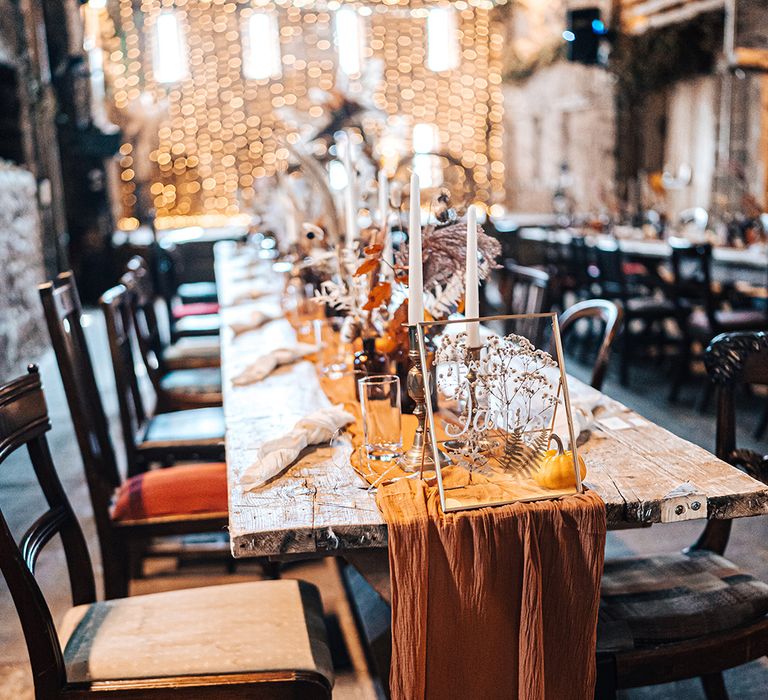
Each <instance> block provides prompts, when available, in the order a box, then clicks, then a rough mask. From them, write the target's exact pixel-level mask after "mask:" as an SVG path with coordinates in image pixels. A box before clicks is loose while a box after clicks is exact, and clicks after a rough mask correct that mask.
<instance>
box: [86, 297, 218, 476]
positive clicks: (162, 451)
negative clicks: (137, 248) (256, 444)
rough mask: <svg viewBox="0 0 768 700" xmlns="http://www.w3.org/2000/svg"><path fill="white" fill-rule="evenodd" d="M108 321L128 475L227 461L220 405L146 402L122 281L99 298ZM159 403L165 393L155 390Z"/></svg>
mask: <svg viewBox="0 0 768 700" xmlns="http://www.w3.org/2000/svg"><path fill="white" fill-rule="evenodd" d="M99 303H100V306H101V310H102V311H103V313H104V319H105V321H106V324H107V336H108V338H109V349H110V353H111V355H112V367H113V369H114V372H115V385H116V387H117V399H118V405H119V407H120V419H121V423H122V428H123V439H124V440H125V443H126V450H127V452H128V474H129V475H130V476H132V475H134V474H137V473H139V472H141V471H145V470H146V469H147V468H148V466H149V464H151V463H152V462H162V463H165V464H168V463H172V462H173V461H177V460H189V459H202V460H222V459H224V412H223V410H222V408H221V406H207V407H203V408H188V409H187V410H179V411H177V410H170V409H169V406H168V405H167V404H162V403H160V404H159V405H158V404H157V403H156V405H155V406H154V407H153V408H152V409H148V408H147V406H146V405H145V401H144V396H142V392H141V391H140V389H139V381H138V377H137V376H136V368H135V367H136V365H135V358H134V354H133V347H132V344H133V337H132V336H133V318H132V315H131V310H130V296H129V292H128V290H127V289H126V288H125V287H124V286H123V285H118V286H117V287H113V288H112V289H110V290H108V291H106V292H105V293H104V294H103V296H102V297H101V299H100V302H99ZM155 396H156V399H157V400H158V401H159V399H160V397H158V396H157V394H155Z"/></svg>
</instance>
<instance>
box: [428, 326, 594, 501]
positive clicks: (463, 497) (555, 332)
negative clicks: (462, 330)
mask: <svg viewBox="0 0 768 700" xmlns="http://www.w3.org/2000/svg"><path fill="white" fill-rule="evenodd" d="M537 319H541V320H546V319H548V320H549V322H550V324H551V331H552V341H553V342H554V350H555V360H556V362H557V365H558V369H559V372H560V382H559V386H558V404H559V399H560V396H559V395H560V392H562V402H563V406H564V408H565V414H566V421H567V424H568V433H569V437H570V443H571V445H570V449H571V451H572V455H573V469H574V474H575V477H576V488H575V489H572V488H571V489H558V490H551V489H545V488H544V487H540V486H539V487H531V486H528V485H527V486H526V487H525V488H523V487H522V486H518V485H513V484H512V483H511V482H509V481H508V480H507V481H506V483H505V482H504V481H503V480H500V479H496V480H494V481H491V482H489V484H490V485H491V486H498V489H497V492H496V495H495V496H494V495H490V494H487V495H486V496H485V497H483V498H480V497H478V491H479V489H477V488H474V487H475V486H479V484H474V485H473V484H471V483H470V484H467V485H464V486H458V487H446V486H445V484H444V479H443V473H442V470H443V466H442V462H443V461H444V459H442V460H441V452H440V448H439V445H438V440H437V438H436V436H437V432H436V430H435V412H434V407H433V406H432V400H431V395H430V391H429V389H428V387H429V386H430V379H431V377H430V373H431V372H432V368H429V367H428V365H427V361H426V357H427V353H426V345H425V333H426V331H428V330H430V329H433V328H439V327H446V326H450V325H453V324H457V323H461V324H467V323H468V322H472V321H477V322H485V323H487V322H489V321H521V320H530V321H535V320H537ZM517 335H520V334H517ZM417 337H418V344H419V356H420V361H421V366H422V374H423V379H424V387H425V396H426V397H427V400H426V413H427V415H426V421H427V428H428V432H429V447H430V448H431V449H432V458H433V460H434V463H435V465H436V468H435V473H436V478H437V485H438V490H439V494H440V505H441V507H442V509H443V512H444V513H449V512H455V511H461V510H470V509H474V508H485V507H488V506H498V505H505V504H508V503H516V502H530V501H541V500H552V499H554V498H561V497H563V496H566V495H572V494H575V493H582V492H583V490H584V487H583V484H582V481H581V473H580V470H579V468H578V464H579V461H578V459H579V457H578V446H577V444H576V441H577V438H578V435H576V434H575V430H574V427H573V414H572V411H571V399H570V394H569V391H568V377H567V374H566V371H565V358H564V356H563V346H562V340H561V337H560V326H559V324H558V320H557V314H555V313H551V312H550V313H538V314H509V315H499V316H486V317H483V318H470V319H455V320H448V321H425V322H422V323H419V324H418V326H417ZM528 340H530V338H529V339H528ZM556 411H557V408H555V413H556ZM554 421H555V415H553V417H552V422H551V426H550V434H551V431H552V426H553V425H554ZM483 485H486V484H485V483H484V484H483ZM469 490H472V491H473V492H474V497H475V499H474V500H473V499H472V497H470V495H469V494H467V493H466V492H467V491H469ZM483 490H485V489H483ZM491 490H492V491H494V489H493V488H492V489H491ZM447 491H452V492H456V491H462V492H464V493H463V494H457V493H451V494H450V497H448V496H447V495H446V492H447Z"/></svg>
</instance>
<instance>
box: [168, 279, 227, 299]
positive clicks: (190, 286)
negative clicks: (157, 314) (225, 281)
mask: <svg viewBox="0 0 768 700" xmlns="http://www.w3.org/2000/svg"><path fill="white" fill-rule="evenodd" d="M176 294H178V295H179V299H181V301H182V302H184V303H185V304H190V303H194V302H205V301H207V302H211V301H213V302H218V296H217V293H216V283H215V282H184V283H182V284H180V285H179V286H178V288H177V289H176Z"/></svg>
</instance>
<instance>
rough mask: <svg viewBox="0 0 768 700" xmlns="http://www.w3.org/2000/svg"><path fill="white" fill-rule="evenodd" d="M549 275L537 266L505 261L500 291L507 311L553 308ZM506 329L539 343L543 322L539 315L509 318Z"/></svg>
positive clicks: (517, 312) (529, 311)
mask: <svg viewBox="0 0 768 700" xmlns="http://www.w3.org/2000/svg"><path fill="white" fill-rule="evenodd" d="M549 282H550V279H549V275H548V274H547V273H546V272H544V271H543V270H538V269H536V268H535V267H524V266H522V265H516V264H514V263H512V262H509V261H507V262H505V263H504V269H503V270H502V271H501V280H500V283H499V291H500V293H501V298H502V302H503V313H504V314H510V315H511V314H537V313H541V312H542V311H547V310H549V307H550V304H549V301H550V299H549ZM504 332H505V333H519V334H521V335H523V336H525V337H526V338H528V339H529V340H530V341H531V342H533V344H534V345H536V346H537V347H539V346H540V345H541V341H542V338H543V325H542V324H541V323H539V321H538V320H536V319H531V320H525V319H524V320H520V321H508V322H507V327H506V328H505V329H504Z"/></svg>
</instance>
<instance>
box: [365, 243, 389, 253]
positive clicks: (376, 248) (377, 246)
mask: <svg viewBox="0 0 768 700" xmlns="http://www.w3.org/2000/svg"><path fill="white" fill-rule="evenodd" d="M382 250H384V246H383V245H381V243H374V244H373V245H369V246H366V248H365V249H364V250H363V252H364V253H365V254H366V255H380V254H381V251H382Z"/></svg>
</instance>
